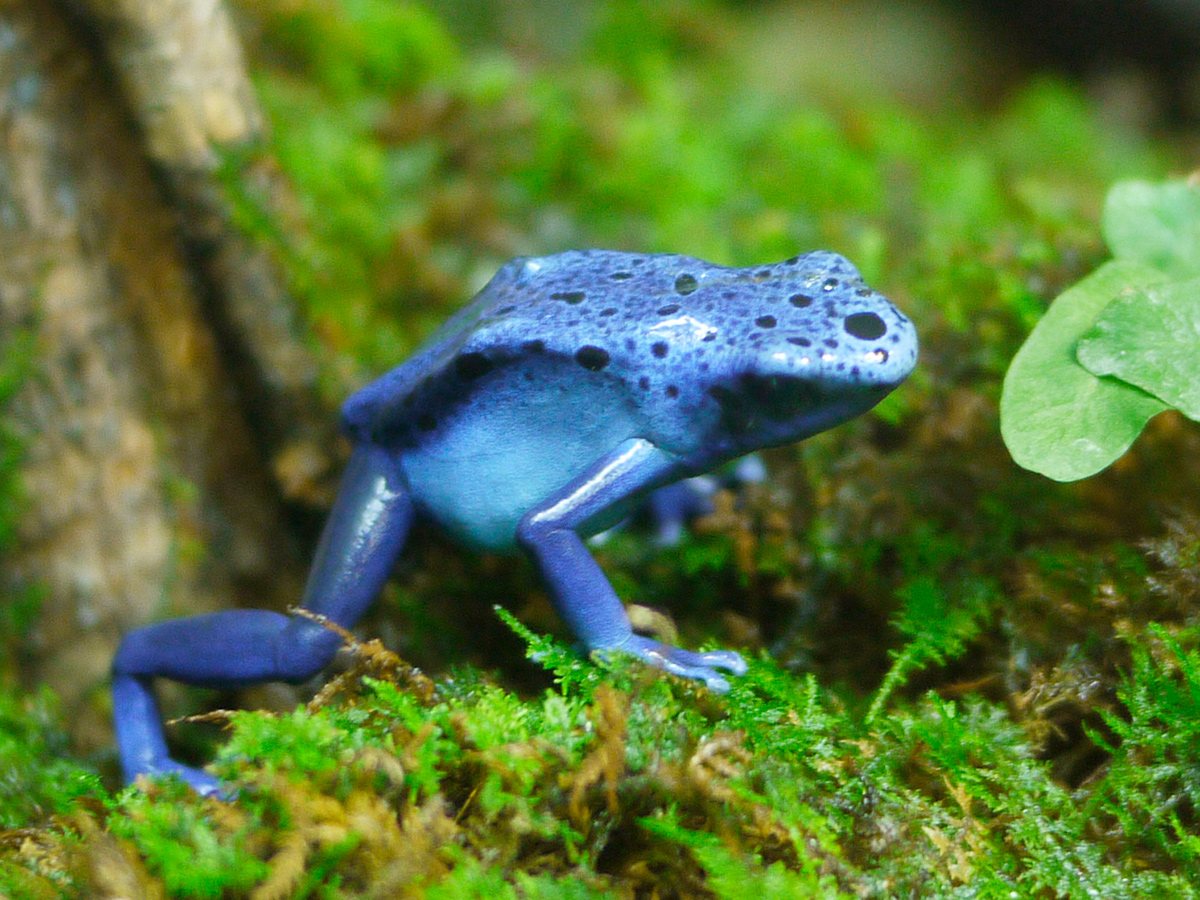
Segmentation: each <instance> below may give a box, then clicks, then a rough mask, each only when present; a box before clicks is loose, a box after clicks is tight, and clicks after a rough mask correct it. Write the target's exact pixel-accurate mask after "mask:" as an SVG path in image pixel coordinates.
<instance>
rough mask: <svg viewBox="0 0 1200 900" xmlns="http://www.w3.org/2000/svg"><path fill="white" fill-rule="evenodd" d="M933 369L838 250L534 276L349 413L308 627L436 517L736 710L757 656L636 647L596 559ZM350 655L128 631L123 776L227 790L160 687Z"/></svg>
mask: <svg viewBox="0 0 1200 900" xmlns="http://www.w3.org/2000/svg"><path fill="white" fill-rule="evenodd" d="M916 358H917V338H916V332H915V330H914V329H913V326H912V323H911V322H909V320H908V319H907V318H905V317H904V315H903V314H902V313H900V312H899V310H897V309H896V308H895V307H894V306H892V304H891V303H890V302H888V301H887V300H886V299H885V298H884V297H882V296H881V295H880V294H878V293H876V292H874V291H873V290H871V289H870V288H868V287H866V286H865V285H864V284H863V283H862V280H861V278H860V276H859V274H858V272H857V270H855V268H854V267H853V266H852V265H851V264H850V263H849V262H848V261H847V260H846V259H845V258H843V257H841V256H838V255H837V254H834V253H829V252H825V251H817V252H814V253H809V254H806V255H804V256H798V257H794V258H792V259H790V260H787V261H785V262H782V263H777V264H774V265H767V266H754V267H750V268H743V269H735V268H726V267H723V266H715V265H712V264H710V263H705V262H702V261H700V260H697V259H692V258H690V257H685V256H676V255H667V254H663V255H645V254H630V253H617V252H611V251H602V250H588V251H569V252H566V253H560V254H557V255H555V256H547V257H538V258H528V259H517V260H514V261H513V262H511V263H509V264H507V265H506V266H504V267H503V268H501V269H500V271H499V272H498V273H497V274H496V276H495V278H493V279H492V281H491V282H490V283H489V284H488V285H487V286H486V287H485V288H484V289H483V291H481V292H480V294H479V296H478V297H477V298H476V299H475V300H474V301H473V302H472V303H471V304H469V305H468V306H467V307H465V308H464V309H463V310H461V311H460V312H459V313H458V314H457V315H455V316H454V317H452V318H451V319H450V320H449V321H448V322H447V323H446V324H445V325H444V326H443V327H442V328H441V329H440V330H439V331H438V332H437V333H436V334H435V335H434V336H433V338H432V339H431V340H430V341H429V342H428V343H427V344H426V345H425V346H424V347H423V348H421V349H420V350H419V351H418V352H417V353H416V354H414V355H413V356H412V357H411V358H410V359H409V360H408V361H407V362H405V363H404V364H402V365H401V366H399V367H397V368H396V369H394V370H392V371H391V372H389V373H387V374H386V375H384V376H383V377H381V378H380V379H378V380H377V381H375V382H373V383H372V384H369V385H367V386H366V387H365V388H363V389H362V390H361V391H359V392H358V393H356V394H354V395H353V396H351V397H350V399H349V400H348V401H347V402H346V405H345V407H344V409H343V413H342V417H343V425H344V427H345V429H346V432H347V433H348V434H349V436H350V437H351V439H352V440H353V442H354V445H355V449H354V452H353V455H352V457H351V460H350V463H349V465H348V467H347V471H346V474H345V475H344V477H343V480H342V484H341V488H340V490H339V493H338V499H337V501H336V503H335V505H334V508H333V510H332V512H331V513H330V517H329V520H328V523H327V524H326V527H325V531H324V534H323V536H322V539H321V543H320V545H319V546H318V549H317V554H316V558H315V560H314V563H313V567H312V572H311V574H310V576H309V582H308V586H307V589H306V591H305V596H304V600H303V602H302V606H303V607H304V608H305V609H308V610H311V611H312V612H314V613H318V614H320V615H323V616H326V617H328V618H329V619H330V620H332V621H333V622H336V623H337V624H339V625H342V626H344V627H351V626H353V625H354V623H355V622H357V621H358V619H359V618H360V617H361V616H362V614H363V612H364V611H365V610H366V609H367V607H368V606H369V605H370V604H371V602H372V601H373V600H374V598H375V596H376V595H377V594H378V592H379V590H380V589H381V588H382V586H383V584H384V582H385V581H386V580H387V576H388V572H389V571H390V569H391V566H392V563H393V561H394V560H395V557H396V555H397V554H398V553H399V552H400V550H401V548H402V547H403V544H404V540H405V537H406V535H407V533H408V528H409V526H410V525H411V524H412V522H413V520H414V519H415V518H416V517H417V516H420V517H422V518H425V519H430V520H432V521H434V522H436V523H437V524H438V525H440V526H441V527H442V528H443V529H445V530H446V531H447V532H448V533H449V534H450V535H452V536H454V537H455V538H456V539H458V540H459V541H461V542H462V543H464V544H466V545H469V546H475V547H479V548H486V549H491V550H500V551H505V550H516V549H520V550H523V551H524V552H525V553H527V554H528V555H529V556H530V558H531V559H532V560H533V561H534V563H535V564H536V565H537V567H538V569H539V572H540V573H541V575H542V577H543V579H544V580H545V582H546V585H547V587H548V589H549V591H550V594H551V597H552V599H553V601H554V605H555V608H556V609H557V610H558V612H559V614H560V615H561V616H562V618H563V619H564V621H565V622H566V623H567V625H568V626H569V627H570V629H571V631H572V632H573V633H574V635H575V636H576V637H577V638H578V639H579V641H580V642H581V643H582V645H583V646H584V647H585V648H586V649H588V650H589V651H591V650H603V651H620V652H626V653H632V654H633V655H635V656H637V657H639V658H641V659H643V660H644V661H646V662H648V663H649V664H651V665H654V666H656V667H658V668H661V669H664V670H666V671H668V672H671V673H673V674H676V675H680V676H682V677H688V678H696V679H699V680H701V681H704V682H705V683H706V684H707V685H708V686H709V687H710V688H711V689H713V690H716V691H724V690H728V687H729V684H728V681H727V680H726V677H725V674H724V673H732V674H734V675H737V674H741V673H743V672H744V671H745V669H746V664H745V662H744V661H743V660H742V658H741V657H740V656H739V655H738V654H737V653H734V652H732V651H725V650H719V651H711V652H706V653H695V652H691V651H687V650H682V649H679V648H676V647H671V646H668V645H665V644H661V643H659V642H657V641H653V640H651V639H649V638H645V637H642V636H639V635H635V634H633V632H632V631H631V629H630V626H629V620H628V618H627V617H626V615H625V611H624V607H623V606H622V604H621V602H620V600H619V599H618V597H617V596H616V594H615V593H614V592H613V590H612V588H611V586H610V585H609V583H608V580H607V578H605V576H604V573H603V572H602V571H601V570H600V568H599V566H598V565H597V564H596V562H595V560H594V559H593V558H592V556H591V554H590V553H589V552H588V550H587V547H586V546H585V544H584V540H585V539H586V538H587V537H589V536H590V535H593V534H596V533H598V532H600V531H602V530H603V529H605V528H608V527H610V526H611V525H613V524H615V523H616V522H618V521H620V520H621V519H622V518H624V517H625V516H626V515H628V513H629V512H630V511H631V510H632V509H633V508H634V506H636V505H637V504H638V503H639V502H641V501H643V500H644V499H645V498H646V497H647V496H648V495H650V494H651V493H652V492H653V491H655V490H656V489H659V488H662V487H664V486H668V485H674V484H675V483H676V482H680V481H681V480H683V479H686V478H688V477H691V476H694V475H697V474H699V473H702V472H706V471H708V470H710V469H712V468H714V467H716V466H719V465H721V464H722V463H725V462H727V461H729V460H731V459H735V458H737V457H739V456H742V455H744V454H746V453H750V452H752V451H754V450H757V449H759V448H762V447H767V446H773V445H777V444H783V443H790V442H793V441H798V440H802V439H803V438H806V437H808V436H810V435H812V434H815V433H817V432H819V431H823V430H825V429H826V428H829V427H831V426H833V425H836V424H838V423H839V422H843V421H845V420H847V419H849V418H852V417H853V416H855V415H858V414H860V413H862V412H864V411H866V410H868V409H870V408H871V407H872V406H874V405H875V404H876V403H877V402H878V401H879V400H881V399H882V398H883V397H884V396H885V395H886V394H887V393H888V392H889V391H891V390H892V389H893V388H894V387H895V386H896V385H897V384H899V383H900V382H901V381H903V379H904V378H905V377H906V376H907V375H908V373H909V372H910V371H911V370H912V368H913V366H914V365H915V363H916ZM339 643H340V640H339V638H338V637H337V635H335V634H334V633H333V632H331V631H329V630H328V629H326V628H323V627H322V626H321V625H319V624H317V623H315V622H313V621H311V620H309V619H307V618H299V617H294V618H293V617H288V616H284V615H281V614H279V613H273V612H267V611H260V610H229V611H225V612H219V613H214V614H211V615H205V616H195V617H192V618H187V619H181V620H177V621H173V622H164V623H159V624H155V625H149V626H146V627H144V628H140V629H138V630H136V631H134V632H131V633H130V634H129V635H128V636H127V637H126V638H125V640H124V641H123V642H122V644H121V647H120V648H119V649H118V652H117V655H116V658H115V660H114V664H113V692H114V700H115V704H114V708H115V718H116V726H117V740H118V747H119V751H120V755H121V760H122V765H123V768H124V772H125V776H126V778H128V779H133V778H135V777H136V776H138V775H142V774H147V775H155V774H160V773H175V774H177V775H179V776H180V777H182V778H183V779H184V780H185V781H187V782H188V783H189V784H191V785H192V786H193V787H195V788H196V789H197V790H200V791H203V792H212V791H215V790H217V789H218V787H219V785H218V784H217V782H216V781H215V780H214V779H213V778H212V776H210V775H208V774H207V773H205V772H202V771H200V770H196V769H192V768H189V767H186V766H182V765H180V764H178V763H176V762H174V761H173V760H171V759H170V758H169V756H168V754H167V750H166V745H165V742H164V740H163V736H162V729H161V725H160V720H159V712H158V709H157V706H156V704H155V701H154V697H153V693H152V690H151V686H152V681H153V679H154V678H155V677H166V678H171V679H175V680H178V681H183V682H187V683H192V684H201V685H209V686H228V685H240V684H245V683H249V682H255V681H267V680H282V681H301V680H304V679H306V678H309V677H311V676H312V675H314V674H316V673H317V672H319V671H320V670H321V669H322V668H323V667H324V666H325V665H326V664H328V662H329V661H330V659H331V658H332V657H333V655H334V654H335V653H336V652H337V648H338V646H339Z"/></svg>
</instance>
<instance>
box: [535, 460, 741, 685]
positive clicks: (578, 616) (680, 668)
mask: <svg viewBox="0 0 1200 900" xmlns="http://www.w3.org/2000/svg"><path fill="white" fill-rule="evenodd" d="M679 468H680V467H679V463H678V461H677V460H676V459H674V458H673V457H672V456H671V455H670V454H668V453H665V452H663V451H662V450H660V449H659V448H657V447H656V446H654V444H652V443H650V442H649V441H646V440H643V439H636V440H629V441H626V442H624V443H623V444H621V446H620V447H618V448H617V449H616V450H615V451H613V452H612V453H609V454H608V455H606V456H604V457H603V458H602V459H600V460H599V461H598V462H596V463H595V464H594V465H592V466H591V467H590V468H589V469H588V470H587V471H586V472H584V473H583V474H582V475H580V476H579V477H578V478H576V479H575V480H573V481H572V482H570V483H569V484H568V485H567V486H566V487H564V488H563V489H562V490H561V491H559V492H557V493H556V494H554V495H553V496H551V497H549V498H548V499H547V500H546V501H544V502H543V503H541V504H540V505H538V506H537V507H535V508H534V509H532V510H530V511H529V512H528V513H527V514H526V515H525V517H524V518H523V519H522V520H521V523H520V525H519V526H518V528H517V540H518V542H519V543H520V544H521V546H522V547H524V548H525V550H526V551H527V552H528V553H529V555H530V556H531V557H533V560H534V562H535V563H536V564H537V566H538V569H539V570H540V571H541V573H542V577H543V578H544V579H545V580H546V584H547V586H548V587H549V589H550V594H551V597H552V599H553V601H554V606H555V609H557V610H558V613H559V615H560V616H562V618H563V620H564V621H565V622H566V623H567V625H568V626H569V627H570V629H571V631H572V632H573V633H574V634H575V636H576V637H578V638H579V639H580V640H581V641H582V642H583V644H584V646H585V647H587V649H588V650H619V651H622V652H625V653H631V654H633V655H634V656H637V657H639V658H640V659H642V660H644V661H646V662H648V663H650V664H651V665H653V666H656V667H658V668H660V669H663V670H665V671H667V672H671V673H672V674H674V675H681V676H683V677H685V678H696V679H699V680H701V681H703V682H704V683H705V684H706V685H708V687H709V688H710V689H711V690H714V691H719V692H722V693H723V692H725V691H728V690H729V682H728V681H726V680H725V678H724V676H723V675H721V674H720V673H719V672H718V671H717V670H718V669H726V670H728V671H730V672H732V673H733V674H735V675H741V674H743V673H744V672H745V671H746V663H745V661H744V660H743V659H742V658H741V656H739V655H738V654H737V653H734V652H732V651H730V650H715V651H710V652H707V653H693V652H691V651H688V650H681V649H679V648H678V647H671V646H669V645H667V644H661V643H659V642H658V641H654V640H651V639H650V638H646V637H642V636H640V635H636V634H634V633H633V630H632V629H631V627H630V625H629V617H628V616H627V615H626V614H625V607H624V606H623V605H622V604H621V601H620V599H619V598H618V597H617V595H616V593H615V592H614V591H613V589H612V586H611V585H610V584H609V583H608V579H607V578H605V576H604V573H603V572H602V571H601V570H600V567H599V566H598V565H597V564H596V561H595V560H594V559H593V558H592V555H591V553H589V552H588V549H587V547H586V546H585V545H584V543H583V541H582V540H581V539H580V537H579V534H578V529H581V528H583V527H584V526H586V525H587V524H588V522H589V521H591V520H593V519H595V518H596V517H597V516H598V515H600V514H601V513H603V512H604V511H606V510H608V509H609V508H610V507H612V506H614V505H615V504H617V503H619V502H620V501H622V500H625V499H627V498H629V497H630V496H632V495H634V494H637V493H640V492H642V491H645V490H647V489H649V488H652V487H655V486H656V485H660V484H664V483H666V482H669V481H670V480H672V479H673V478H677V477H679V474H680V472H679Z"/></svg>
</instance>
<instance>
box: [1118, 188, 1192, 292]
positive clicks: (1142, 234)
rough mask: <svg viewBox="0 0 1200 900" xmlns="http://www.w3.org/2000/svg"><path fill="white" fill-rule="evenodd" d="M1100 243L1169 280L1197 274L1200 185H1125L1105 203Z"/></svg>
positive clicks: (1120, 256)
mask: <svg viewBox="0 0 1200 900" xmlns="http://www.w3.org/2000/svg"><path fill="white" fill-rule="evenodd" d="M1102 228H1103V231H1104V241H1105V243H1107V244H1108V246H1109V249H1111V250H1112V253H1113V256H1115V257H1116V258H1117V259H1124V260H1129V261H1130V262H1140V263H1144V264H1145V265H1149V266H1153V267H1154V268H1156V269H1158V270H1160V271H1162V272H1165V273H1166V274H1168V275H1170V276H1171V277H1172V278H1176V279H1186V278H1195V277H1196V276H1197V275H1200V186H1196V185H1193V184H1192V183H1190V182H1187V181H1166V182H1163V183H1161V184H1151V183H1150V182H1146V181H1123V182H1121V183H1119V184H1115V185H1113V187H1112V189H1111V190H1110V191H1109V192H1108V196H1107V197H1106V198H1105V201H1104V217H1103V223H1102Z"/></svg>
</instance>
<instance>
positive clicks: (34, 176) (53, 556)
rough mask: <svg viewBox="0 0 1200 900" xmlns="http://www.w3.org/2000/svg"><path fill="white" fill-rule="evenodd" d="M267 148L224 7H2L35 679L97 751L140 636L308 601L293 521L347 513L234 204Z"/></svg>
mask: <svg viewBox="0 0 1200 900" xmlns="http://www.w3.org/2000/svg"><path fill="white" fill-rule="evenodd" d="M93 23H96V27H95V28H94V29H93V28H92V25H93ZM97 46H99V47H103V48H105V49H104V54H103V56H102V57H100V58H98V57H97V55H96V52H95V49H96V47H97ZM105 59H107V63H106V62H105ZM113 73H116V76H117V77H116V78H115V79H114V78H113V77H112V75H113ZM131 112H132V115H131ZM260 126H261V122H260V117H259V114H258V111H257V107H256V106H255V104H254V100H253V96H252V94H251V92H250V89H249V86H248V82H247V80H246V77H245V72H244V67H243V66H242V62H241V56H240V51H239V50H238V48H237V42H236V37H235V36H234V34H233V32H232V29H231V28H230V27H229V23H228V20H227V18H226V17H225V16H224V13H223V10H222V8H221V7H220V5H219V4H218V3H215V2H212V0H197V2H180V0H174V2H170V3H167V2H145V3H136V2H132V0H130V2H101V0H94V2H90V3H88V4H87V5H86V6H84V7H80V8H72V11H71V12H70V13H69V12H68V11H67V10H66V8H65V7H64V6H62V5H60V4H57V3H55V2H53V0H25V2H19V3H11V4H3V5H0V342H2V343H0V350H2V351H3V352H13V348H14V347H16V346H18V342H16V341H14V335H16V334H17V333H19V332H25V333H28V334H31V335H32V336H33V340H34V346H35V353H34V359H33V362H32V366H31V372H30V375H29V377H27V378H26V380H25V382H24V384H23V385H22V388H21V390H20V391H19V393H18V395H17V397H16V398H15V400H14V402H13V404H12V408H11V409H10V411H9V418H10V420H12V421H13V423H14V425H15V427H16V428H17V430H18V431H19V434H20V437H21V439H22V440H23V442H24V443H25V446H26V448H27V453H26V456H25V459H24V461H23V463H22V474H23V477H24V483H25V488H26V502H25V504H24V514H23V517H22V520H21V523H20V527H19V529H18V535H17V547H16V548H15V550H14V551H13V552H12V553H11V554H10V555H9V557H8V558H7V559H6V560H5V565H4V569H3V576H4V579H5V581H7V582H8V583H9V585H10V586H11V585H12V584H13V583H15V582H22V583H31V582H32V583H36V584H37V585H39V586H41V588H42V589H43V590H44V592H45V598H44V601H43V603H42V606H41V611H40V615H39V617H38V620H37V623H36V626H35V627H34V629H33V631H32V633H31V634H30V635H29V637H28V641H27V642H26V646H25V648H24V649H25V650H26V651H27V660H28V662H29V675H30V677H31V678H33V679H37V680H39V681H46V682H49V683H50V684H51V685H52V686H53V687H54V688H55V689H56V690H58V691H59V693H60V694H61V695H62V696H63V698H64V701H65V703H66V706H67V709H68V712H69V713H70V714H72V716H73V718H74V721H75V722H76V723H77V725H78V729H77V737H80V738H81V740H83V742H84V743H85V744H87V743H91V742H92V741H100V740H104V739H105V738H104V736H103V734H102V733H101V734H97V733H95V732H94V730H93V728H92V725H93V724H94V723H95V722H96V721H99V719H98V717H95V716H86V715H84V716H78V713H79V712H81V711H83V710H87V709H93V708H94V704H90V705H89V704H87V703H85V702H83V701H85V700H87V699H88V697H89V693H90V692H91V691H94V690H97V689H100V688H102V687H103V686H104V683H105V680H106V678H107V671H108V665H109V661H110V659H111V655H112V651H113V649H114V648H115V646H116V643H117V641H118V639H119V636H120V634H121V633H122V632H123V631H125V630H127V629H129V628H131V627H134V626H136V625H139V624H142V623H144V622H146V621H149V620H151V619H153V618H162V617H165V616H168V615H180V614H187V613H191V612H200V611H205V610H211V609H216V608H221V607H228V606H233V605H253V606H259V607H262V606H266V607H274V608H281V607H283V606H285V605H286V604H288V603H294V602H295V601H296V600H297V598H298V597H299V591H300V588H301V585H302V579H303V573H304V563H303V559H302V557H303V555H304V554H303V552H302V550H301V549H299V548H298V544H299V543H300V542H299V541H298V540H297V539H296V538H295V536H294V535H293V534H292V532H291V528H290V526H289V519H288V516H287V515H286V514H285V512H286V502H285V499H286V498H292V499H300V500H301V501H304V502H311V503H314V504H317V505H319V504H320V502H321V501H322V498H323V497H324V496H325V495H326V494H327V486H326V484H325V481H324V480H323V479H326V478H327V477H328V476H327V473H328V472H329V470H330V469H331V468H332V466H331V464H330V461H331V454H332V453H333V452H334V447H335V443H334V441H333V440H332V437H331V434H332V422H333V416H332V415H331V411H330V410H327V409H324V408H323V407H322V406H321V405H320V404H319V402H318V401H317V400H316V395H315V392H314V390H313V386H314V383H315V378H316V366H315V364H314V363H313V360H312V357H311V354H310V353H309V351H308V349H307V347H306V345H305V344H304V343H303V339H302V338H303V336H302V332H301V330H300V327H299V324H298V318H297V316H296V314H295V312H294V310H293V309H292V307H291V304H290V301H289V298H288V296H287V294H286V292H285V291H284V290H282V289H281V288H280V286H279V279H278V277H277V276H276V274H275V272H274V269H273V267H272V266H271V265H270V261H269V259H267V258H266V257H264V256H263V255H262V254H261V253H259V252H258V251H257V250H256V249H255V248H254V247H253V246H251V245H250V244H249V243H248V242H246V241H245V240H244V239H243V238H241V237H240V236H239V235H237V234H236V233H235V232H234V231H233V229H232V228H231V227H230V226H229V215H228V210H227V205H226V203H225V201H224V199H223V197H224V194H223V192H222V191H221V190H220V187H219V182H218V179H217V171H218V166H219V164H220V159H221V154H222V152H223V150H224V149H225V148H226V147H228V146H229V145H230V143H231V142H232V143H243V144H244V143H245V142H247V141H253V140H254V139H255V137H256V135H257V134H258V130H259V128H260ZM181 211H182V213H183V215H182V216H181V214H180V213H181ZM289 460H292V462H291V463H289V462H288V461H289ZM296 460H299V463H297V462H296ZM289 465H291V466H292V469H291V470H289V468H288V466H289ZM10 596H11V593H10ZM0 602H3V600H2V598H0ZM89 723H90V724H89ZM88 732H91V739H90V740H89V737H88V734H87V733H88Z"/></svg>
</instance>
